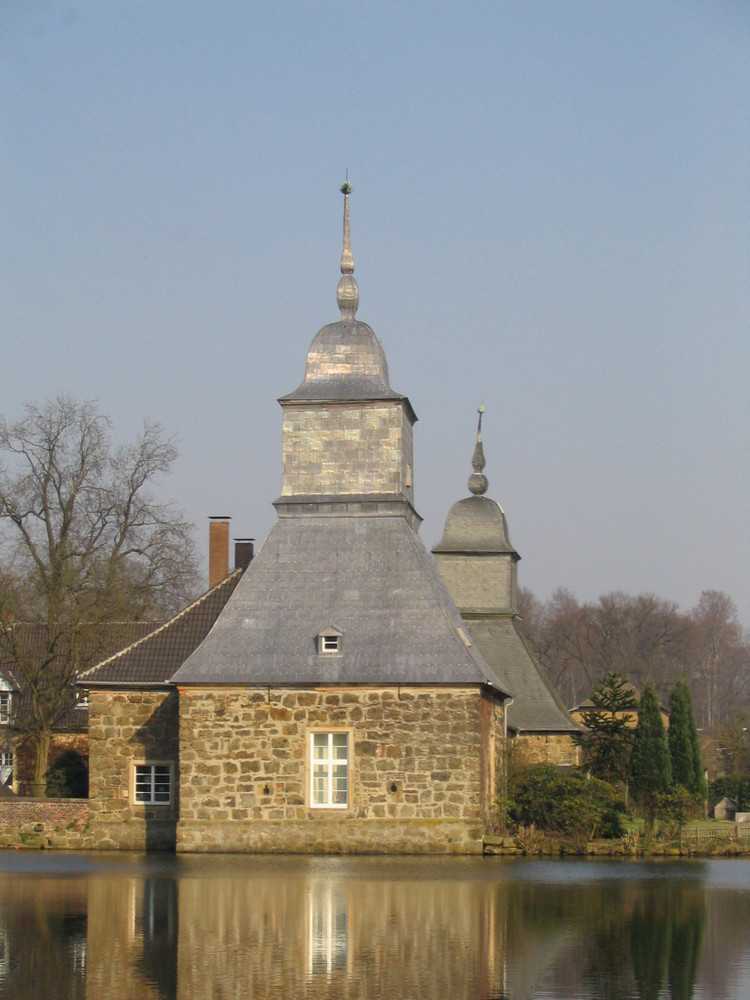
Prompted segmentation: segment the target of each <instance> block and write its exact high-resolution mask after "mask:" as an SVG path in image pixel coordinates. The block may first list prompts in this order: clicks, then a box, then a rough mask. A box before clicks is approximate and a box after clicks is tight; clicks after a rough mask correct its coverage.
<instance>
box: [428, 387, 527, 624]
mask: <svg viewBox="0 0 750 1000" xmlns="http://www.w3.org/2000/svg"><path fill="white" fill-rule="evenodd" d="M483 413H484V407H483V406H480V407H479V421H478V425H477V440H476V445H475V447H474V456H473V458H472V463H471V464H472V468H473V470H474V471H473V472H472V474H471V476H469V483H468V485H469V491H470V493H471V494H472V495H471V496H469V497H466V498H465V499H464V500H459V501H458V503H454V504H453V506H452V507H451V509H450V511H449V512H448V517H447V518H446V521H445V530H444V532H443V537H442V538H441V540H440V542H439V543H438V544H437V545H436V546H435V548H434V549H433V550H432V551H433V554H434V556H435V565H436V568H437V570H438V573H439V574H440V576H441V577H442V578H443V581H444V583H445V585H446V587H447V588H448V591H449V593H450V595H451V597H452V598H453V600H454V601H455V602H456V604H457V606H458V609H459V610H460V611H461V613H462V614H463V613H471V612H472V611H473V612H480V611H481V612H488V611H490V610H492V611H494V612H496V613H500V614H515V613H516V604H517V583H516V565H517V563H518V561H519V560H520V558H521V557H520V556H519V555H518V553H517V552H516V550H515V549H514V548H513V546H512V545H511V542H510V537H509V535H508V525H507V522H506V520H505V514H504V512H503V509H502V507H501V506H500V504H499V503H496V502H495V501H494V500H491V499H490V498H489V497H487V496H485V493H486V492H487V488H488V486H489V484H488V482H487V477H486V476H485V475H484V466H485V460H484V448H483V445H482V415H483Z"/></svg>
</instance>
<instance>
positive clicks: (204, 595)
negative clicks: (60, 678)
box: [77, 566, 246, 683]
mask: <svg viewBox="0 0 750 1000" xmlns="http://www.w3.org/2000/svg"><path fill="white" fill-rule="evenodd" d="M245 569H246V567H244V566H240V567H239V568H238V569H235V570H233V571H232V572H231V573H229V575H228V576H225V577H224V579H223V580H219V582H218V583H216V584H214V586H213V587H210V588H209V589H208V590H206V591H204V592H203V593H202V594H201V595H200V597H196V599H195V600H194V601H191V602H190V604H188V605H187V606H186V607H184V608H183V609H182V611H178V612H177V614H176V615H174V616H173V617H172V618H170V619H169V621H166V622H164V623H163V624H162V625H160V626H159V627H158V628H155V629H154V630H153V632H149V633H148V634H147V635H143V636H141V637H140V639H136V640H135V642H131V643H130V645H129V646H125V647H124V649H120V650H118V651H117V652H116V653H113V654H112V655H111V656H108V657H107V658H106V659H105V660H101V661H100V662H99V663H96V664H94V666H93V667H89V668H88V669H87V670H84V671H83V673H81V674H79V675H78V678H77V682H78V683H80V682H81V681H83V680H85V679H86V677H87V676H88V675H89V674H91V673H93V672H94V671H98V670H100V669H101V668H102V667H104V666H107V665H108V664H111V663H113V662H114V661H115V660H117V659H119V658H120V657H121V656H124V655H125V654H126V653H129V652H130V651H131V650H132V649H135V648H136V647H138V646H140V645H141V643H144V642H148V641H150V640H152V639H153V638H154V636H157V635H160V634H161V633H162V632H164V631H166V630H167V629H169V628H171V627H172V626H173V625H175V624H176V623H177V622H178V621H180V620H181V619H182V618H184V617H185V615H186V614H188V612H190V611H193V609H194V608H197V607H198V606H199V605H200V604H202V603H203V602H204V601H206V600H207V599H208V598H209V597H211V596H212V595H214V594H215V593H216V592H217V591H218V590H220V589H221V588H222V587H223V586H225V585H226V584H227V582H228V581H229V580H233V579H234V578H235V577H236V576H241V575H242V574H243V573H244V571H245Z"/></svg>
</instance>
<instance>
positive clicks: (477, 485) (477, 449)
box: [469, 406, 490, 496]
mask: <svg viewBox="0 0 750 1000" xmlns="http://www.w3.org/2000/svg"><path fill="white" fill-rule="evenodd" d="M477 413H478V414H479V422H478V424H477V443H476V445H475V446H474V456H473V457H472V460H471V467H472V468H473V469H474V471H473V473H472V474H471V475H470V476H469V492H470V493H473V494H474V496H483V495H484V494H485V493H486V492H487V488H488V486H489V485H490V484H489V483H488V482H487V477H486V476H485V475H483V470H484V448H483V447H482V414H483V413H484V406H479V408H478V409H477Z"/></svg>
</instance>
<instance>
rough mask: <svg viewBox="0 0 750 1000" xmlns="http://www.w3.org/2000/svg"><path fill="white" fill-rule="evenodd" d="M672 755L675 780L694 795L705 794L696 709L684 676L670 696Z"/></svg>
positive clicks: (670, 753)
mask: <svg viewBox="0 0 750 1000" xmlns="http://www.w3.org/2000/svg"><path fill="white" fill-rule="evenodd" d="M669 705H670V717H669V755H670V758H671V761H672V780H673V781H674V783H675V784H676V785H682V787H683V788H685V789H686V790H687V791H688V792H690V793H691V795H695V796H697V797H699V798H702V797H704V796H705V794H706V779H705V775H704V771H703V755H702V754H701V745H700V738H699V736H698V727H697V726H696V724H695V714H694V713H693V699H692V698H691V696H690V688H689V687H688V686H687V684H686V682H685V681H684V680H680V681H678V683H677V687H676V688H675V689H674V691H673V692H672V694H671V695H670V698H669Z"/></svg>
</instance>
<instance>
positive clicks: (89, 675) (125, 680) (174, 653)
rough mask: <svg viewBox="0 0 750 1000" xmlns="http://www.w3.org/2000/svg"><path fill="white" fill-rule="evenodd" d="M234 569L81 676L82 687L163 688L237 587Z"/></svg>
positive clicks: (236, 576)
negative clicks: (177, 610) (190, 601)
mask: <svg viewBox="0 0 750 1000" xmlns="http://www.w3.org/2000/svg"><path fill="white" fill-rule="evenodd" d="M242 573H243V570H242V569H237V570H235V571H234V572H233V573H230V574H229V576H227V577H226V578H225V579H224V580H222V581H221V582H220V583H218V584H217V585H216V586H215V587H212V588H211V590H209V591H207V592H206V593H205V594H203V595H202V596H201V597H199V598H198V600H197V601H193V603H192V604H190V605H188V607H186V608H185V610H184V611H181V612H180V613H179V614H178V615H176V616H175V617H174V618H172V619H171V620H170V621H168V622H166V624H164V625H162V626H161V627H160V628H158V629H156V631H155V632H152V633H151V634H150V635H148V636H146V637H145V638H144V639H141V640H139V641H138V642H135V643H133V644H132V645H131V646H128V647H127V648H126V649H123V650H121V651H120V652H119V653H116V654H115V655H114V656H110V657H109V659H107V660H104V661H103V662H102V663H99V664H97V666H95V667H92V668H91V669H90V670H87V671H86V672H85V673H83V674H81V675H80V676H79V679H78V683H79V684H80V685H81V686H82V687H99V686H102V687H104V686H106V687H117V686H121V685H124V686H130V685H136V686H149V685H163V684H166V683H167V682H168V681H169V678H170V677H171V676H172V674H173V673H174V672H175V670H177V668H178V667H179V666H180V665H181V664H182V663H183V662H184V661H185V659H186V658H187V657H188V656H189V655H190V654H191V653H192V652H193V650H194V649H195V648H196V646H198V645H199V643H201V642H202V641H203V639H204V638H205V637H206V635H207V633H208V631H209V629H210V628H211V626H212V625H213V624H214V622H215V621H216V618H217V616H218V615H219V613H220V611H221V609H222V608H223V607H224V605H225V604H226V602H227V600H228V599H229V597H230V596H231V594H232V592H233V591H234V588H235V587H236V586H237V584H238V582H239V580H240V577H241V576H242Z"/></svg>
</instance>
